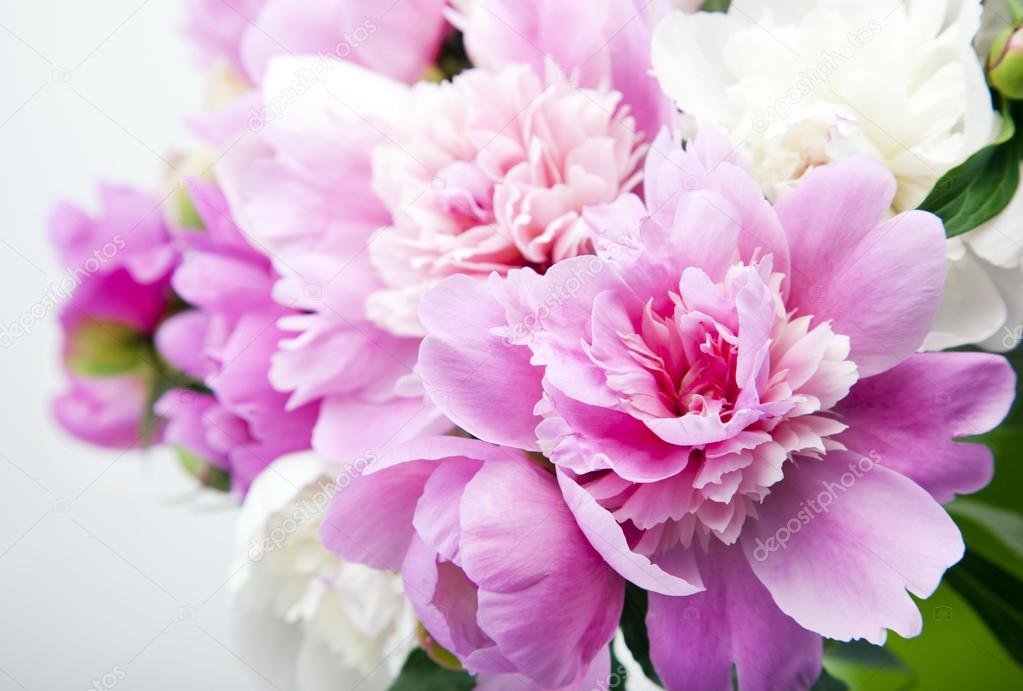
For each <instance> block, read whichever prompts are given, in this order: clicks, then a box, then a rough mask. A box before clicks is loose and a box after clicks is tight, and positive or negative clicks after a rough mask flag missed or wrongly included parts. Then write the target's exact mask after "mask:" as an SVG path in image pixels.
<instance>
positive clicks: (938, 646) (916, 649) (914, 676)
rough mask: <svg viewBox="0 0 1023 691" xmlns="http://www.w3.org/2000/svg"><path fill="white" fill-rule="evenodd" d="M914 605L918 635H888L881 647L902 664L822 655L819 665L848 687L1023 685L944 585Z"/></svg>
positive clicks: (901, 690) (855, 690)
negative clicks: (868, 663) (918, 618)
mask: <svg viewBox="0 0 1023 691" xmlns="http://www.w3.org/2000/svg"><path fill="white" fill-rule="evenodd" d="M918 604H919V606H920V612H921V614H922V615H923V620H924V628H923V633H922V634H921V635H920V636H917V637H916V638H910V639H904V638H901V637H899V636H898V635H896V634H894V633H890V634H889V635H888V644H887V645H886V646H885V647H886V648H887V649H888V650H890V651H891V652H892V653H893V654H894V655H895V656H896V657H897V658H898V659H899V660H900V661H901V662H902V663H903V665H904V668H894V669H893V668H877V667H869V666H859V665H854V664H849V663H847V662H845V661H843V660H837V659H835V658H834V657H832V656H831V655H829V654H828V653H825V658H824V664H825V665H826V666H827V669H828V671H829V672H830V673H831V675H832V676H834V677H837V678H839V679H842V680H843V681H845V682H846V683H847V684H848V685H849V688H850V689H852V691H909V690H911V689H912V690H919V691H945V690H946V689H947V690H949V691H951V690H954V689H1018V688H1023V668H1020V667H1019V666H1017V665H1016V664H1015V663H1014V662H1013V660H1012V658H1010V657H1009V655H1008V654H1007V653H1006V652H1005V650H1004V648H1002V646H1001V645H999V643H998V640H997V639H996V638H995V636H994V635H993V634H992V632H991V630H990V629H989V628H988V627H987V626H986V625H985V623H984V621H983V620H982V619H981V618H980V617H979V616H978V615H977V613H976V612H975V611H974V610H973V608H972V607H970V605H969V604H968V603H967V602H966V601H965V600H964V599H963V598H962V596H960V595H959V594H958V593H957V592H955V591H954V590H953V589H952V588H951V587H950V586H949V585H948V584H947V583H946V584H944V585H942V586H941V587H940V588H938V591H937V592H936V593H935V594H934V595H932V596H931V597H930V598H929V599H927V600H926V601H923V602H919V603H918Z"/></svg>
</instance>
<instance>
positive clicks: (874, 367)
mask: <svg viewBox="0 0 1023 691" xmlns="http://www.w3.org/2000/svg"><path fill="white" fill-rule="evenodd" d="M894 193H895V179H894V178H893V177H892V174H891V173H890V172H889V171H888V170H886V169H885V168H883V167H882V166H881V165H880V164H878V163H876V162H874V161H871V160H869V159H866V158H858V157H857V158H849V159H846V160H844V161H841V162H839V163H836V164H834V165H829V166H822V167H820V168H816V169H814V170H813V171H811V172H810V173H808V174H807V175H806V178H805V180H804V181H803V182H802V183H801V184H800V186H799V187H798V188H797V189H796V190H794V191H793V192H791V193H789V194H788V195H786V196H785V197H783V198H782V199H781V200H780V201H779V202H778V204H777V205H776V207H775V208H776V210H777V212H778V217H779V218H780V219H781V221H782V225H783V226H784V227H785V232H786V233H787V234H788V238H789V245H790V250H791V256H792V270H791V274H790V280H791V288H792V292H791V296H790V300H789V303H788V306H789V307H790V308H794V309H798V310H799V312H798V313H799V314H800V315H811V316H813V317H814V319H815V323H819V322H822V321H826V320H829V319H830V320H831V321H832V328H833V329H834V331H835V332H836V333H839V334H843V335H845V336H848V337H849V339H850V341H851V342H852V359H853V361H854V362H856V365H857V366H858V367H859V370H860V374H861V375H862V376H870V375H871V374H877V373H878V372H883V371H884V370H886V369H888V368H889V367H892V366H893V365H895V364H896V363H898V362H901V361H902V360H904V359H905V358H906V357H908V356H909V355H910V354H912V353H913V352H914V351H916V350H917V349H918V348H919V347H920V345H921V343H923V339H924V337H925V336H926V335H927V332H928V331H929V330H930V328H931V323H932V321H933V319H934V315H935V313H936V312H937V309H938V306H939V304H940V302H941V296H942V289H943V286H944V283H945V274H946V272H947V266H946V261H945V233H944V231H943V229H942V226H941V221H940V220H938V218H937V217H935V216H933V215H931V214H927V213H924V212H909V213H905V214H901V215H899V216H897V217H895V218H894V219H892V220H890V221H888V222H886V223H882V219H883V218H884V216H885V214H886V212H887V210H888V208H889V206H890V205H891V200H892V198H893V195H894ZM863 305H870V309H863Z"/></svg>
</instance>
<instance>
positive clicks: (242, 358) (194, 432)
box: [156, 183, 318, 492]
mask: <svg viewBox="0 0 1023 691" xmlns="http://www.w3.org/2000/svg"><path fill="white" fill-rule="evenodd" d="M192 198H193V200H194V203H195V207H196V210H197V211H198V213H199V216H200V217H201V219H202V221H203V226H204V230H183V231H181V232H180V233H179V234H178V239H179V241H180V243H181V245H182V248H183V255H184V261H183V262H182V264H181V266H180V267H179V268H178V269H177V271H176V272H175V273H174V277H173V286H174V289H175V291H176V292H177V294H178V295H180V296H181V297H182V298H183V299H184V300H185V301H186V302H188V303H189V305H191V306H192V307H193V309H189V310H186V311H184V312H181V313H180V314H177V315H175V316H173V317H171V318H170V319H169V320H167V321H166V322H165V323H164V324H163V325H161V327H160V331H159V332H158V334H157V339H156V342H157V346H158V348H159V350H160V353H161V354H162V355H163V356H164V357H165V358H167V360H168V361H169V362H170V363H171V364H173V365H174V366H175V367H177V368H178V369H179V370H181V371H182V372H184V373H185V374H187V375H190V376H191V377H193V378H195V379H197V380H199V381H202V382H203V383H205V384H206V386H208V387H209V389H210V390H211V391H212V395H209V394H205V393H197V392H193V391H185V390H174V391H171V392H169V393H168V394H166V395H165V396H164V397H163V398H162V399H161V400H160V401H159V402H158V404H157V412H158V413H160V414H161V415H163V416H164V417H166V418H167V419H168V420H169V422H168V426H167V435H166V436H167V441H168V442H170V443H173V444H178V445H180V446H182V447H184V448H185V449H187V450H188V451H190V452H191V453H193V454H195V455H197V456H199V457H200V458H202V459H203V460H205V461H208V462H210V463H213V464H215V465H218V466H220V467H222V468H224V469H226V470H228V471H229V472H230V473H231V479H232V484H233V486H234V487H235V488H237V489H238V490H240V491H242V492H245V491H246V490H247V489H248V486H249V484H250V483H251V482H252V480H253V479H254V478H255V477H256V475H257V474H258V473H259V472H260V471H261V470H262V469H263V468H265V467H266V466H267V465H269V464H270V462H272V461H273V460H275V459H276V458H279V457H280V456H282V455H284V454H286V453H290V452H292V451H301V450H305V449H308V448H309V447H310V443H311V436H312V427H313V422H314V421H315V419H316V415H317V412H318V406H317V405H316V404H315V403H312V404H308V405H304V406H295V407H294V408H293V409H290V408H289V407H288V405H287V404H288V396H287V395H285V394H283V393H280V392H278V391H276V390H275V389H274V388H273V387H272V386H271V384H270V381H269V379H268V372H269V370H270V361H271V358H272V357H273V355H274V354H275V353H276V352H277V345H278V342H279V341H280V340H281V339H282V338H283V336H284V334H283V332H281V331H280V330H279V329H278V327H277V322H278V321H279V320H280V319H282V318H284V317H285V316H287V315H289V314H294V313H295V312H294V310H289V309H288V308H287V307H284V306H282V305H278V304H276V303H274V301H273V300H272V299H271V297H270V292H271V289H272V286H273V283H274V280H275V275H274V273H273V269H272V267H271V266H270V261H269V260H268V259H267V258H266V257H265V256H264V255H263V254H262V253H260V252H259V251H258V250H257V249H256V248H254V247H253V246H251V245H250V244H249V242H248V241H247V240H246V239H245V238H244V236H242V234H241V233H240V232H239V231H238V228H237V227H236V226H235V224H234V220H233V219H232V218H231V216H230V213H229V212H228V209H227V204H226V202H225V200H224V198H223V195H222V193H221V192H220V190H219V189H217V188H216V187H215V186H213V185H210V184H206V183H201V184H197V187H196V189H195V190H194V192H193V194H192Z"/></svg>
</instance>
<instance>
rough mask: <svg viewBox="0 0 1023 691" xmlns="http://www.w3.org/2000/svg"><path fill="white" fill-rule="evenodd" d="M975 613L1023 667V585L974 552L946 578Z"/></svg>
mask: <svg viewBox="0 0 1023 691" xmlns="http://www.w3.org/2000/svg"><path fill="white" fill-rule="evenodd" d="M945 578H946V580H947V581H948V583H949V585H951V586H952V587H953V588H955V590H956V591H957V592H958V593H959V594H960V595H962V596H963V597H964V598H965V599H966V600H967V601H968V602H969V603H970V605H972V606H973V608H974V610H976V612H977V614H978V615H979V616H980V617H981V619H983V620H984V621H985V622H986V623H987V625H988V627H990V629H991V631H992V632H993V633H994V634H995V635H996V636H998V640H999V641H1000V642H1001V644H1002V645H1003V646H1004V647H1005V650H1006V651H1007V652H1008V653H1009V654H1010V655H1011V656H1012V657H1013V659H1015V660H1016V662H1017V663H1018V664H1023V602H1021V601H1020V600H1021V595H1023V581H1021V580H1020V579H1019V578H1016V577H1015V576H1013V575H1012V574H1011V573H1009V572H1008V571H1006V570H1005V569H1003V568H1001V567H1000V566H998V565H997V564H995V563H993V562H991V561H988V560H987V559H985V558H983V557H981V556H979V555H978V554H976V553H974V552H970V551H969V550H967V552H966V556H964V557H963V560H962V561H961V562H959V563H958V564H956V565H955V566H954V567H953V568H952V569H951V570H949V572H948V573H947V574H946V575H945Z"/></svg>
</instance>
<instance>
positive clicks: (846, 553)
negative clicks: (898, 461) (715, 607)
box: [742, 451, 963, 645]
mask: <svg viewBox="0 0 1023 691" xmlns="http://www.w3.org/2000/svg"><path fill="white" fill-rule="evenodd" d="M882 463H883V459H882V461H881V463H876V462H874V461H873V460H872V459H870V458H867V457H860V456H857V455H856V454H852V453H849V452H841V451H839V452H832V453H830V454H828V455H827V456H825V457H824V458H823V459H821V460H814V459H802V460H800V461H799V462H798V465H791V464H790V465H789V467H788V470H787V472H786V474H785V479H784V480H783V481H782V482H780V483H779V484H777V485H776V486H775V487H773V488H772V491H771V495H770V496H769V497H768V498H767V500H766V501H765V502H764V503H763V504H762V505H761V506H759V507H758V508H757V513H758V514H759V519H758V520H756V521H755V522H751V523H750V524H748V525H747V526H746V527H745V529H744V531H743V536H742V544H743V548H744V550H745V552H746V557H747V558H748V559H749V563H750V566H751V567H752V568H753V572H754V573H755V574H756V575H757V577H758V578H759V579H760V581H761V582H762V583H763V584H764V585H765V586H767V589H768V590H769V591H771V596H772V597H773V598H774V601H775V602H776V603H777V604H778V606H779V607H780V608H781V609H782V611H784V612H785V613H786V614H788V615H789V616H790V617H792V618H793V619H795V620H796V621H797V622H799V624H800V625H801V626H803V627H805V628H807V629H810V630H811V631H816V632H817V633H819V634H821V635H823V636H826V637H828V638H834V639H837V640H842V641H848V640H851V639H853V638H865V639H866V640H868V641H870V642H871V643H875V644H877V645H881V644H883V643H884V641H885V636H886V629H891V630H893V631H895V632H896V633H898V634H899V635H900V636H902V637H904V638H910V637H912V636H915V635H917V634H918V633H920V629H921V626H922V619H921V617H920V612H919V610H918V609H917V606H916V604H915V603H914V602H913V600H912V598H910V596H909V593H907V592H906V591H907V590H908V591H909V592H910V593H913V594H914V595H916V596H917V597H921V598H926V597H928V596H929V595H930V594H931V593H932V592H934V589H935V588H937V587H938V584H939V582H940V581H941V576H942V574H944V573H945V570H946V569H947V568H949V567H950V566H952V565H953V564H955V563H956V562H957V561H959V559H960V558H962V555H963V541H962V537H961V536H960V534H959V530H958V528H956V525H955V523H953V522H952V519H951V518H949V516H948V514H947V513H945V511H944V509H942V508H941V506H940V505H939V504H938V503H937V502H935V501H934V499H933V498H931V496H930V495H929V494H927V492H925V491H924V490H923V489H921V488H920V487H919V486H918V485H916V484H914V483H913V482H912V481H911V480H909V479H908V478H906V477H904V476H902V475H900V474H899V473H897V472H895V471H894V470H889V469H888V468H885V467H884V466H883V465H882ZM814 507H816V508H814Z"/></svg>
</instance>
